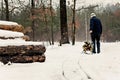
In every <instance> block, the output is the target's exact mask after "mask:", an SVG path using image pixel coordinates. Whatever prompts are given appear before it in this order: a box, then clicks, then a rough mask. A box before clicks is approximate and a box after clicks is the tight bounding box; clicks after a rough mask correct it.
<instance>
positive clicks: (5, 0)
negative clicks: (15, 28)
mask: <svg viewBox="0 0 120 80" xmlns="http://www.w3.org/2000/svg"><path fill="white" fill-rule="evenodd" d="M4 2H5V6H6V21H9V7H8V0H4Z"/></svg>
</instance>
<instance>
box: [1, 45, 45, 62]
mask: <svg viewBox="0 0 120 80" xmlns="http://www.w3.org/2000/svg"><path fill="white" fill-rule="evenodd" d="M45 51H46V48H45V47H44V46H43V45H22V46H7V47H6V46H4V47H0V61H1V62H3V63H4V64H7V63H8V62H9V61H10V62H12V63H31V62H44V61H45V59H46V57H45V55H44V53H45Z"/></svg>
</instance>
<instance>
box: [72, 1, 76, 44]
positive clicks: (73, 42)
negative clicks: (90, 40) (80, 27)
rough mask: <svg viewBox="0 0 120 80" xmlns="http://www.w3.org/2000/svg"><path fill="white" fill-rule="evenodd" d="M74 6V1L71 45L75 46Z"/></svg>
mask: <svg viewBox="0 0 120 80" xmlns="http://www.w3.org/2000/svg"><path fill="white" fill-rule="evenodd" d="M75 5H76V0H74V7H73V21H72V45H75V32H76V26H75V25H76V24H75Z"/></svg>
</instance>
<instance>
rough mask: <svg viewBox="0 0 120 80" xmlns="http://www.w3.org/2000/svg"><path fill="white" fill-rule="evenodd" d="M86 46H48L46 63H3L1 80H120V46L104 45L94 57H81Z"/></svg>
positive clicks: (83, 55)
mask: <svg viewBox="0 0 120 80" xmlns="http://www.w3.org/2000/svg"><path fill="white" fill-rule="evenodd" d="M82 45H83V42H77V43H76V45H74V46H72V45H71V44H65V45H62V46H58V44H56V45H54V46H46V48H47V51H46V53H45V55H46V58H47V59H46V61H45V62H44V63H37V62H36V63H29V64H20V63H13V64H12V65H10V66H9V65H3V64H2V63H0V80H120V51H119V50H120V42H114V43H102V44H101V50H102V51H101V53H100V54H93V55H87V54H81V52H82Z"/></svg>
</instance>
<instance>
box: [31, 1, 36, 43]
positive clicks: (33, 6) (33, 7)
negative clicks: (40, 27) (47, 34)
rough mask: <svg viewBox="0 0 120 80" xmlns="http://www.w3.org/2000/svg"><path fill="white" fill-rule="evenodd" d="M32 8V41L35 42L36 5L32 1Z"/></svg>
mask: <svg viewBox="0 0 120 80" xmlns="http://www.w3.org/2000/svg"><path fill="white" fill-rule="evenodd" d="M31 6H32V9H31V14H32V39H33V41H34V40H35V28H34V27H35V20H34V15H35V14H34V9H35V3H34V0H31Z"/></svg>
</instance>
